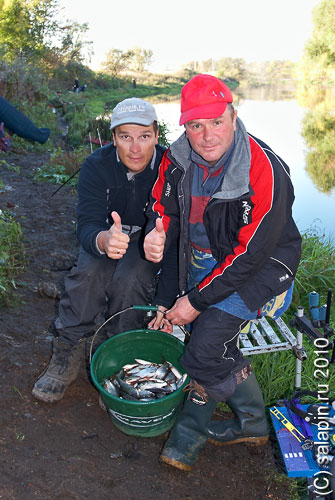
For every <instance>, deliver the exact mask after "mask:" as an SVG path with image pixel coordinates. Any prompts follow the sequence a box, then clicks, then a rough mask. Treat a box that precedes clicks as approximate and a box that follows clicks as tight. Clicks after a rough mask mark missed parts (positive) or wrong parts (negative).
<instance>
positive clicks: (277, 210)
mask: <svg viewBox="0 0 335 500" xmlns="http://www.w3.org/2000/svg"><path fill="white" fill-rule="evenodd" d="M190 152H191V148H190V145H189V142H188V140H187V138H186V136H185V134H183V135H182V136H181V137H180V138H179V139H178V140H177V141H176V142H174V143H173V144H172V146H171V147H170V148H169V149H168V151H166V152H165V154H164V156H163V159H162V163H161V165H160V168H159V177H158V179H157V181H156V182H155V184H154V187H153V191H152V197H151V203H150V207H149V210H148V211H147V215H148V218H149V223H148V227H147V232H148V231H150V230H151V229H152V228H153V227H154V224H155V219H156V218H157V217H158V216H160V217H162V218H163V223H164V229H165V231H166V233H167V242H166V248H168V247H169V246H170V245H171V242H173V241H175V240H176V239H178V238H179V289H180V290H179V291H180V294H184V293H185V292H186V291H187V288H186V283H187V274H188V266H189V256H190V248H189V230H188V228H189V213H190V202H191V183H192V171H193V168H192V162H191V160H190ZM293 201H294V190H293V185H292V182H291V178H290V173H289V168H288V166H287V165H286V164H285V163H284V162H283V160H282V159H281V158H279V157H278V156H277V155H276V154H275V153H274V152H273V151H272V150H271V149H270V148H269V147H268V146H267V145H266V144H265V143H263V142H262V141H260V140H259V139H257V138H255V137H253V136H252V135H250V134H248V133H247V131H246V130H245V128H244V125H243V123H242V121H241V120H240V119H239V118H238V119H237V124H236V131H235V147H234V150H233V153H232V155H231V157H230V161H229V165H228V166H227V169H226V173H225V176H224V178H223V182H222V185H221V186H220V188H219V189H218V191H217V192H216V193H215V194H214V195H213V196H212V198H211V199H210V201H209V202H208V205H207V207H206V209H205V212H204V225H205V228H206V232H207V235H208V239H209V242H210V247H211V251H212V254H213V256H214V258H215V259H216V260H217V262H218V264H217V266H216V267H215V268H214V269H213V270H212V272H211V273H210V274H209V275H207V276H206V277H205V279H204V280H203V281H202V282H201V283H200V284H199V285H198V287H196V288H194V289H192V290H191V291H189V293H188V298H189V300H190V302H191V304H192V306H193V307H194V308H195V309H197V310H198V311H203V310H205V309H206V308H207V307H209V306H210V305H213V304H215V303H217V302H219V301H222V300H224V299H226V298H227V297H229V296H230V295H231V294H232V293H233V292H238V293H239V295H240V296H241V298H242V299H243V300H244V302H245V303H246V305H247V306H248V307H249V309H250V310H251V311H255V310H256V309H258V308H259V307H261V306H263V305H264V304H265V303H266V302H267V301H268V300H270V299H271V298H272V297H274V296H276V295H279V294H280V293H282V292H284V291H285V290H287V289H288V288H289V287H290V285H291V283H292V280H293V279H294V276H295V274H296V271H297V268H298V264H299V261H300V256H301V236H300V233H299V231H298V229H297V227H296V225H295V222H294V220H293V218H292V204H293Z"/></svg>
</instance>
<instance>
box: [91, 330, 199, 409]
mask: <svg viewBox="0 0 335 500" xmlns="http://www.w3.org/2000/svg"><path fill="white" fill-rule="evenodd" d="M136 332H137V333H144V332H150V333H155V334H157V335H158V336H162V337H169V338H171V337H173V340H174V341H176V343H177V344H180V345H181V346H184V345H185V344H184V342H182V341H181V340H180V339H178V337H175V336H173V335H172V334H170V333H167V332H162V331H160V330H152V329H150V328H139V329H135V330H127V331H126V332H121V333H117V334H116V335H113V337H110V338H109V339H107V340H105V342H103V343H102V344H101V345H100V346H99V347H98V348H97V350H96V351H95V353H94V354H93V356H92V360H91V363H90V372H91V377H92V380H93V384H94V385H95V387H96V388H97V389H98V391H100V392H102V393H103V395H105V396H106V397H108V398H112V400H113V399H114V400H115V401H120V398H119V397H117V396H113V394H110V393H109V392H107V391H106V390H105V389H104V388H103V386H102V385H101V384H100V383H99V382H98V380H97V378H96V376H95V373H94V370H93V368H94V366H93V365H94V364H95V360H96V359H97V357H98V355H99V352H100V350H102V349H103V348H104V347H105V346H106V345H107V344H109V343H111V342H112V341H113V340H114V339H116V338H120V337H123V336H125V335H126V334H129V333H132V334H134V333H136ZM184 373H186V372H184ZM189 380H190V376H189V375H187V377H186V380H185V382H184V383H183V385H182V386H181V387H179V388H178V389H177V390H176V391H174V392H172V393H171V394H167V395H166V396H165V397H164V400H166V399H171V398H175V397H176V395H178V394H179V393H180V392H181V391H183V389H184V387H185V386H186V385H187V384H188V383H189ZM161 401H162V400H161V399H156V400H155V401H147V402H146V401H130V400H128V399H123V400H122V403H124V404H126V405H129V406H133V405H138V404H141V406H142V405H143V406H154V405H159V403H161Z"/></svg>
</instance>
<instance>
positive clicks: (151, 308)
mask: <svg viewBox="0 0 335 500" xmlns="http://www.w3.org/2000/svg"><path fill="white" fill-rule="evenodd" d="M131 310H133V311H148V312H149V311H153V312H157V311H158V307H157V306H149V305H133V306H129V307H125V308H124V309H121V311H118V312H116V313H114V314H112V316H110V317H109V318H107V319H106V321H104V323H102V325H100V326H99V328H98V329H97V331H96V332H95V334H94V335H93V338H92V342H91V346H90V356H89V359H90V364H91V363H92V350H93V343H94V340H95V337H96V336H97V334H98V333H99V332H100V330H101V329H102V328H103V327H104V326H105V325H106V324H107V323H108V322H109V321H110V320H111V319H113V318H115V316H118V315H119V314H122V313H124V312H126V311H131ZM177 326H178V327H179V328H180V330H181V331H182V332H183V333H184V335H185V336H186V337H188V336H189V335H190V333H189V332H188V331H187V330H186V328H185V327H184V326H182V325H177Z"/></svg>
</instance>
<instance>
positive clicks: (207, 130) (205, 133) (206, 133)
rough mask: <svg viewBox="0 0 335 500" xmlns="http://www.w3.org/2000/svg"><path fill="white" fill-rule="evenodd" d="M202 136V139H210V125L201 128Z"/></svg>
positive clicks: (211, 134)
mask: <svg viewBox="0 0 335 500" xmlns="http://www.w3.org/2000/svg"><path fill="white" fill-rule="evenodd" d="M203 130H204V131H203V138H204V141H210V140H211V139H212V137H213V131H212V129H211V127H204V129H203Z"/></svg>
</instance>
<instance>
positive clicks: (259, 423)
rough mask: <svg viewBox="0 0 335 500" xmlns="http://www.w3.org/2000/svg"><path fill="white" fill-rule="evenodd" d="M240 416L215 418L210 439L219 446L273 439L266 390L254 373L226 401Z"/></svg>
mask: <svg viewBox="0 0 335 500" xmlns="http://www.w3.org/2000/svg"><path fill="white" fill-rule="evenodd" d="M226 403H227V404H228V406H230V408H231V409H232V410H233V412H234V413H235V415H236V418H233V419H229V420H211V422H210V423H209V426H208V440H209V442H210V443H213V444H215V445H219V446H224V445H228V444H237V443H249V444H254V445H262V444H265V443H266V442H267V441H268V439H269V425H268V422H267V418H266V414H265V406H264V400H263V395H262V392H261V390H260V388H259V385H258V382H257V379H256V377H255V374H254V373H251V375H249V377H248V378H247V379H246V380H244V382H242V383H241V384H238V385H237V387H236V390H235V392H234V394H233V395H232V396H231V397H230V398H229V399H228V400H227V401H226Z"/></svg>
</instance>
